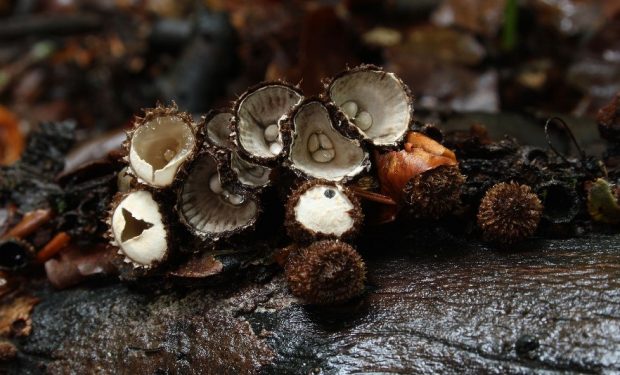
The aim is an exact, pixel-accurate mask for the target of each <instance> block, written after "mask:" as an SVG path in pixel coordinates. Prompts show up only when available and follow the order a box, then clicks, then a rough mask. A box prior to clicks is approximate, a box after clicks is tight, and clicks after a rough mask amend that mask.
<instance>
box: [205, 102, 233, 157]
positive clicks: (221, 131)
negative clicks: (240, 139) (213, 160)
mask: <svg viewBox="0 0 620 375" xmlns="http://www.w3.org/2000/svg"><path fill="white" fill-rule="evenodd" d="M232 117H233V114H232V112H228V111H211V112H209V113H208V114H207V116H206V117H205V121H204V125H203V126H204V128H205V129H203V131H206V137H205V139H206V140H207V142H208V143H210V144H212V145H215V146H217V147H221V148H226V149H232V148H233V147H234V145H233V143H232V142H231V140H230V133H231V130H230V122H231V120H232Z"/></svg>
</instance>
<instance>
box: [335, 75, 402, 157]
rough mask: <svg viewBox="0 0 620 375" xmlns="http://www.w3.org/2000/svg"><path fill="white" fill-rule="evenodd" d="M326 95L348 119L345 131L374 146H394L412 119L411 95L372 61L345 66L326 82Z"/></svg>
mask: <svg viewBox="0 0 620 375" xmlns="http://www.w3.org/2000/svg"><path fill="white" fill-rule="evenodd" d="M326 96H327V97H328V98H329V99H330V100H331V101H332V102H334V103H335V104H336V105H337V106H338V107H339V108H340V110H341V111H342V112H343V113H344V114H345V115H346V118H347V119H348V126H347V128H348V130H349V131H348V133H349V134H352V135H355V134H356V135H357V136H356V138H363V139H366V140H368V141H369V142H371V143H372V144H373V145H375V146H387V147H394V146H397V145H398V144H399V143H400V142H401V141H402V140H403V138H404V136H405V134H406V133H407V130H408V129H409V126H410V125H411V124H412V122H413V96H412V95H411V92H410V90H409V88H408V87H407V85H406V84H405V83H404V82H403V81H402V80H401V79H400V78H398V77H397V76H396V75H395V74H394V73H389V72H385V71H383V70H382V69H381V68H379V67H377V66H373V65H361V66H358V67H356V68H353V69H349V70H345V71H343V72H341V73H339V74H338V75H336V76H335V77H334V78H332V80H331V82H330V83H329V84H328V85H327V93H326Z"/></svg>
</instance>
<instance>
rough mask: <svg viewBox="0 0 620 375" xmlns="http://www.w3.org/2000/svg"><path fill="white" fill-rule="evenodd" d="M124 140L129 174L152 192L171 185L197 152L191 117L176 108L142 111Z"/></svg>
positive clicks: (159, 107)
mask: <svg viewBox="0 0 620 375" xmlns="http://www.w3.org/2000/svg"><path fill="white" fill-rule="evenodd" d="M127 136H128V139H127V146H128V148H129V150H128V151H129V152H128V154H129V158H128V160H129V167H130V169H131V171H132V172H133V173H134V174H135V175H136V176H137V177H138V181H139V182H141V183H144V184H146V185H149V186H151V187H154V188H166V187H169V186H170V185H172V184H173V183H174V182H175V180H176V177H177V173H178V172H179V170H180V169H181V167H182V166H183V164H184V163H185V162H186V161H187V160H189V159H191V158H192V156H193V155H194V154H195V152H196V150H197V148H198V141H197V137H196V133H195V131H194V126H193V123H192V119H191V116H190V115H189V114H187V113H183V112H179V111H178V109H177V107H176V106H172V107H170V108H165V107H161V106H158V107H157V108H154V109H148V110H146V111H145V116H144V118H137V119H136V121H135V128H134V130H133V131H131V132H129V133H128V135H127Z"/></svg>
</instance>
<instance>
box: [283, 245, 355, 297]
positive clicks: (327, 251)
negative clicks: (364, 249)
mask: <svg viewBox="0 0 620 375" xmlns="http://www.w3.org/2000/svg"><path fill="white" fill-rule="evenodd" d="M285 274H286V280H287V282H288V286H289V288H290V289H291V292H292V293H293V294H294V295H295V296H297V297H300V298H302V299H303V300H304V301H306V302H308V303H311V304H323V305H324V304H331V303H339V302H344V301H347V300H349V299H351V298H353V297H355V296H358V295H359V294H361V293H362V292H363V291H364V282H365V280H366V266H365V264H364V261H363V260H362V257H361V256H360V255H359V254H358V252H357V251H356V250H355V249H354V248H353V247H351V245H349V244H347V243H344V242H340V241H319V242H315V243H313V244H312V245H310V246H308V247H305V248H302V249H300V250H299V251H297V252H295V253H293V254H291V256H290V257H289V259H288V261H287V263H286V266H285Z"/></svg>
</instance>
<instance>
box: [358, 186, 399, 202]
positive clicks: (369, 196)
mask: <svg viewBox="0 0 620 375" xmlns="http://www.w3.org/2000/svg"><path fill="white" fill-rule="evenodd" d="M349 189H351V191H352V192H353V194H355V195H357V196H358V197H360V198H362V199H366V200H369V201H372V202H377V203H381V204H385V205H389V206H396V202H395V201H394V200H393V199H392V198H390V197H388V196H387V195H383V194H379V193H374V192H372V191H368V190H364V189H361V188H359V187H357V186H350V187H349Z"/></svg>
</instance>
